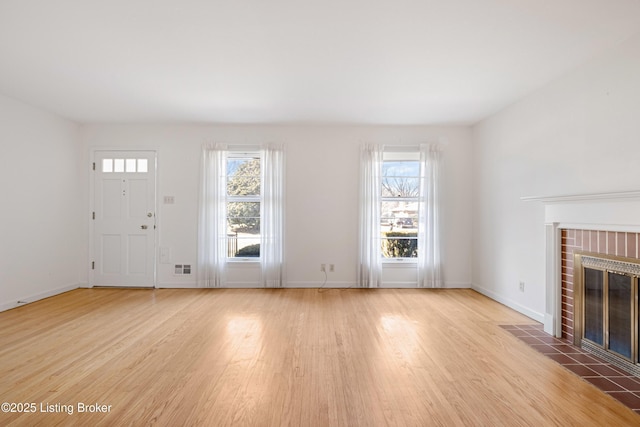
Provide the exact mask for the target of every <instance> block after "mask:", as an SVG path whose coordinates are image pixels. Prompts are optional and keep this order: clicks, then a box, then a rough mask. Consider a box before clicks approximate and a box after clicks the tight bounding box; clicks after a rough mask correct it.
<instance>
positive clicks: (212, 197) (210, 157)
mask: <svg viewBox="0 0 640 427" xmlns="http://www.w3.org/2000/svg"><path fill="white" fill-rule="evenodd" d="M226 169H227V146H226V145H224V144H215V145H206V146H204V147H203V149H202V163H201V167H200V198H199V216H198V270H197V283H198V287H203V288H218V287H220V286H223V285H224V282H225V270H226V268H225V267H226V263H227V251H226V249H227V248H226V232H227V225H226V220H227V212H226V206H227V205H226V195H227V189H226V185H225V184H226V175H227V171H226Z"/></svg>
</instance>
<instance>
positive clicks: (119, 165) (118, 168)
mask: <svg viewBox="0 0 640 427" xmlns="http://www.w3.org/2000/svg"><path fill="white" fill-rule="evenodd" d="M113 171H114V172H124V159H115V160H114V161H113Z"/></svg>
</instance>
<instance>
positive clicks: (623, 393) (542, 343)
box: [500, 324, 640, 415]
mask: <svg viewBox="0 0 640 427" xmlns="http://www.w3.org/2000/svg"><path fill="white" fill-rule="evenodd" d="M500 327H501V328H503V329H505V330H507V331H508V332H510V333H512V334H513V335H515V336H516V337H518V338H519V339H520V340H522V341H524V342H525V343H526V344H528V345H529V346H530V347H532V348H533V349H535V350H537V351H539V352H540V353H542V354H544V355H545V356H547V357H549V358H550V359H553V360H554V361H556V362H557V363H559V364H560V365H562V366H563V367H565V368H566V369H568V370H570V371H571V372H573V373H574V374H576V375H578V376H579V377H581V378H582V379H583V380H585V381H588V382H590V383H591V384H593V385H594V386H596V387H598V388H599V389H600V390H602V391H604V392H605V393H607V394H608V395H610V396H611V397H613V398H615V399H617V400H619V401H620V402H622V403H623V404H625V405H626V406H628V407H629V408H631V409H633V410H634V412H635V413H636V414H638V415H640V378H638V377H635V376H633V375H631V374H629V373H627V372H625V371H623V370H621V369H620V368H618V367H616V366H613V365H611V364H610V363H607V362H606V361H604V360H602V359H600V358H598V357H596V356H594V355H592V354H590V353H587V352H586V351H584V350H582V349H581V348H579V347H576V346H574V345H572V344H571V343H570V342H569V341H567V340H566V339H560V338H555V337H553V336H551V335H549V334H547V333H546V332H544V330H543V326H542V325H541V324H531V325H500Z"/></svg>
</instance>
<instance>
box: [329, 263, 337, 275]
mask: <svg viewBox="0 0 640 427" xmlns="http://www.w3.org/2000/svg"><path fill="white" fill-rule="evenodd" d="M334 271H336V267H335V265H333V264H329V272H330V273H333V272H334Z"/></svg>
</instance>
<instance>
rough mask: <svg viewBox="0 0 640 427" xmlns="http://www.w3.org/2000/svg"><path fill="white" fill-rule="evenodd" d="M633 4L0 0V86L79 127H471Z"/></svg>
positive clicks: (621, 28) (581, 55)
mask: <svg viewBox="0 0 640 427" xmlns="http://www.w3.org/2000/svg"><path fill="white" fill-rule="evenodd" d="M638 32H640V0H412V1H409V0H235V1H231V0H229V1H221V0H108V1H107V0H105V1H97V0H56V1H51V0H0V93H3V94H5V95H7V96H10V97H13V98H17V99H20V100H22V101H25V102H27V103H30V104H33V105H36V106H39V107H42V108H44V109H47V110H50V111H52V112H55V113H57V114H59V115H61V116H63V117H66V118H69V119H71V120H74V121H77V122H80V123H113V122H118V123H140V122H144V123H150V122H151V123H155V122H164V123H166V122H172V123H173V122H206V123H212V122H215V123H220V122H223V123H366V124H472V123H475V122H477V121H479V120H482V119H483V118H485V117H487V116H489V115H491V114H493V113H495V112H497V111H499V110H500V109H502V108H504V107H506V106H508V105H509V104H511V103H513V102H515V101H516V100H518V99H519V98H521V97H523V96H525V95H526V94H528V93H530V92H531V91H533V90H535V89H536V88H539V87H541V86H542V85H544V84H546V83H547V82H549V81H550V80H552V79H554V78H557V77H559V76H561V75H562V74H564V73H566V72H568V71H569V70H571V69H572V68H574V67H576V66H578V65H579V64H581V63H583V62H585V61H587V60H588V59H589V58H591V57H593V56H594V55H597V54H598V53H599V52H602V51H603V50H605V49H607V48H610V47H612V46H615V45H616V44H618V43H620V42H622V41H623V40H625V39H626V38H628V37H630V36H632V35H633V34H635V33H638Z"/></svg>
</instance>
